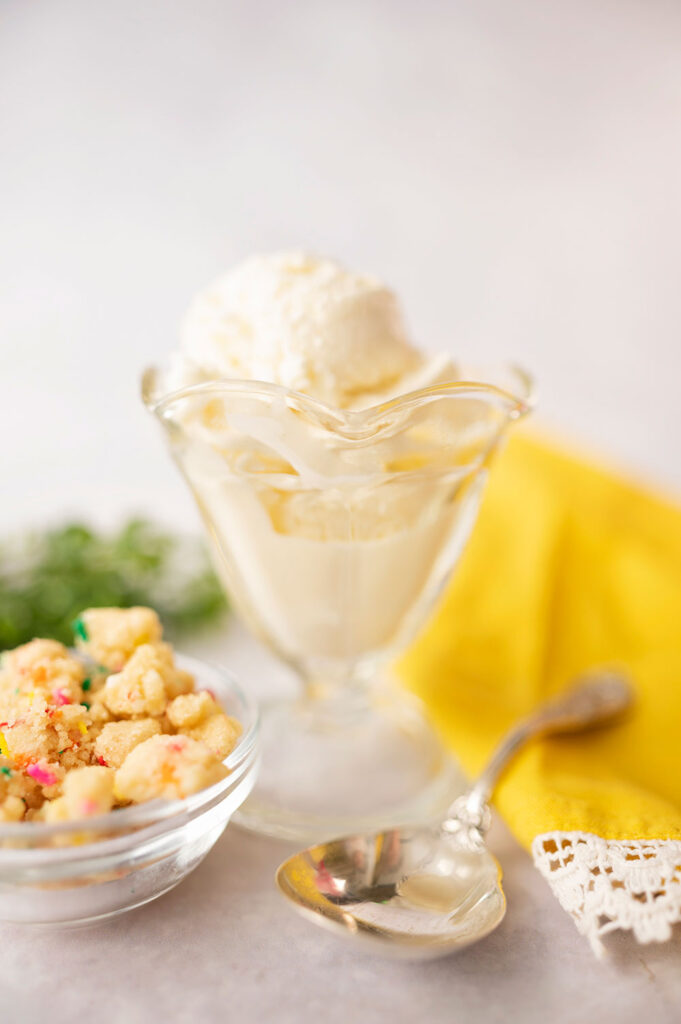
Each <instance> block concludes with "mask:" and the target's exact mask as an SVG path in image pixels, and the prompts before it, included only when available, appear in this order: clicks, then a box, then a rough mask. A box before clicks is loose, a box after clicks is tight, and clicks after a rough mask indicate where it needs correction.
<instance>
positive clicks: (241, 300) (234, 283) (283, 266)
mask: <svg viewBox="0 0 681 1024" xmlns="http://www.w3.org/2000/svg"><path fill="white" fill-rule="evenodd" d="M435 362H436V363H437V366H435V367H434V379H433V372H430V370H429V368H430V367H432V366H433V360H429V359H427V358H426V357H424V356H423V355H422V354H421V353H420V352H419V351H418V350H417V349H416V348H414V347H413V346H412V345H411V344H410V342H409V341H408V339H407V335H406V331H405V327H404V324H403V321H402V314H401V311H400V307H399V304H398V301H397V299H396V297H395V295H394V294H393V293H392V292H391V291H390V290H389V289H388V288H386V287H385V286H384V285H383V284H381V283H380V282H379V281H377V280H376V279H375V278H373V277H369V276H367V275H365V274H357V273H353V272H351V271H349V270H346V269H345V268H344V267H342V266H340V265H339V264H338V263H335V262H333V261H332V260H328V259H323V258H317V257H313V256H309V255H306V254H305V253H298V252H292V253H286V252H284V253H274V254H272V255H267V256H256V257H253V258H251V259H249V260H246V261H245V262H244V263H242V264H240V265H239V266H238V267H236V268H235V269H233V270H231V271H230V272H228V273H227V274H225V275H224V276H223V277H221V278H219V279H218V280H217V281H216V282H215V283H214V284H213V285H211V286H210V287H208V288H206V289H205V290H204V291H202V292H200V293H199V295H198V296H197V297H196V298H195V299H194V301H193V303H192V304H191V306H190V308H189V310H188V313H187V315H186V318H185V321H184V325H183V330H182V336H181V351H180V353H179V355H176V356H175V357H174V360H173V362H172V364H171V368H170V370H169V372H168V374H167V375H166V380H165V387H166V390H168V391H171V390H175V389H176V388H179V387H182V386H184V385H186V384H192V383H196V382H198V381H201V380H206V379H215V378H222V377H228V378H243V379H248V380H261V381H268V382H270V383H274V384H281V385H283V386H284V387H287V388H289V389H291V390H295V391H302V392H304V393H305V394H308V395H310V396H312V397H313V398H317V399H319V400H320V401H322V402H325V403H327V404H328V405H332V406H335V407H338V408H362V407H366V406H368V405H372V404H375V402H376V401H380V400H383V399H385V398H389V397H392V396H393V395H395V394H397V393H399V392H403V391H405V390H411V386H410V384H409V382H410V381H412V380H413V381H414V384H413V385H412V386H414V387H421V386H424V385H425V384H428V383H435V381H436V380H438V379H441V376H442V360H436V361H435ZM449 368H450V370H451V364H449Z"/></svg>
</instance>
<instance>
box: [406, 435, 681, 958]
mask: <svg viewBox="0 0 681 1024" xmlns="http://www.w3.org/2000/svg"><path fill="white" fill-rule="evenodd" d="M603 664H608V665H613V664H621V665H623V666H625V667H626V669H627V671H628V673H629V674H630V675H631V677H632V680H633V682H634V685H635V688H636V691H637V704H636V708H635V711H634V712H633V713H632V714H631V715H630V716H629V718H628V719H627V720H626V721H623V722H622V723H621V724H619V725H616V726H614V727H611V728H609V729H605V730H603V731H601V732H593V733H588V734H584V735H582V736H579V737H560V738H556V739H552V740H546V741H542V742H541V743H538V744H537V745H535V746H532V747H530V748H528V750H527V751H526V752H525V753H524V754H522V755H521V757H520V758H519V760H518V761H517V762H516V763H515V764H514V765H513V767H512V768H511V769H510V770H509V772H508V774H507V776H506V777H505V779H504V781H503V782H502V783H501V785H500V786H499V789H498V791H497V794H496V797H495V803H496V805H497V807H498V809H499V811H500V812H501V814H502V815H503V817H504V818H505V819H506V821H507V822H508V824H509V826H510V828H511V830H512V831H513V832H514V834H515V835H516V836H517V838H518V839H519V840H520V842H521V843H522V844H523V845H524V846H525V847H526V848H527V849H528V850H531V851H532V853H533V856H534V858H535V862H536V863H537V866H538V867H539V868H540V870H541V871H542V873H543V874H544V875H545V876H546V877H547V879H548V881H549V883H550V884H551V886H552V888H553V889H554V892H555V893H556V895H557V896H558V898H559V900H560V901H561V903H562V904H563V906H564V907H565V908H566V909H567V910H568V911H569V912H570V913H571V914H572V915H573V917H574V918H575V921H576V923H577V926H578V927H579V928H580V930H581V931H582V932H584V934H586V935H587V936H588V937H589V939H590V940H591V942H592V945H593V946H594V948H595V949H596V950H597V951H601V950H602V944H601V936H602V935H603V934H605V933H607V932H608V931H611V930H613V929H615V928H629V929H631V930H632V931H633V932H634V934H635V935H636V937H637V938H638V939H639V940H640V941H644V942H645V941H652V940H662V939H665V938H668V937H669V934H670V931H671V925H672V924H673V923H674V922H675V921H678V920H681V508H679V507H676V506H674V505H673V504H672V503H670V502H667V501H665V500H663V499H661V498H659V497H656V496H654V495H652V494H649V493H647V492H646V491H645V490H643V489H641V488H639V487H637V486H635V485H633V484H631V483H628V482H626V481H624V480H622V479H619V478H618V477H616V476H614V475H612V474H610V473H608V472H605V471H603V470H601V469H599V468H597V467H595V466H593V465H591V464H589V463H588V462H586V461H583V460H582V459H580V458H577V457H574V456H571V455H570V454H566V453H565V452H564V451H562V450H560V449H558V448H556V447H553V446H551V445H549V444H547V443H544V442H541V441H538V440H536V439H533V438H532V436H531V435H530V436H528V435H524V434H517V435H516V436H515V437H513V438H512V440H511V441H510V443H509V445H508V447H507V448H506V449H505V451H504V452H503V453H502V454H501V455H500V456H499V458H498V460H497V461H496V463H495V464H494V466H493V468H492V471H491V473H490V480H489V483H488V486H487V491H486V493H485V497H484V500H483V504H482V509H481V513H480V518H479V521H478V523H477V525H476V528H475V529H474V531H473V535H472V538H471V541H470V543H469V545H468V548H467V550H466V551H465V553H464V556H463V558H462V560H461V563H460V565H459V567H458V569H457V571H456V573H455V576H454V579H453V581H452V584H451V586H450V588H449V591H448V592H447V594H446V596H445V599H444V601H443V603H442V605H441V606H440V608H439V610H438V612H437V613H436V615H435V618H434V619H433V621H432V622H431V623H430V624H429V626H428V627H427V629H426V630H425V632H424V633H423V634H422V635H421V637H420V638H419V639H418V640H417V642H416V643H415V645H414V646H413V647H412V648H411V649H410V651H409V652H408V653H407V655H406V656H405V657H404V658H403V659H402V661H401V663H400V666H399V669H400V672H401V674H402V676H403V677H404V679H405V680H406V682H407V684H408V685H409V686H410V687H411V688H412V689H413V690H414V691H415V692H417V693H418V694H419V695H420V696H421V697H422V698H423V699H424V700H425V701H426V703H427V704H428V706H429V708H430V710H431V714H432V717H433V719H434V721H435V723H436V725H438V726H439V727H440V728H441V730H442V731H443V733H444V735H445V736H446V738H447V740H448V741H449V742H450V743H451V745H452V747H453V748H454V750H455V751H456V753H457V755H458V756H459V758H460V760H461V762H462V764H463V766H464V768H465V770H466V771H467V772H469V773H471V774H473V773H475V772H476V771H478V769H479V768H481V767H482V765H483V763H484V762H485V760H486V758H487V757H488V755H489V754H490V752H491V750H492V748H493V746H494V744H495V742H496V741H497V740H498V739H499V738H500V736H501V734H502V733H503V732H504V731H505V730H506V729H507V728H508V727H509V726H510V725H511V724H512V723H513V722H514V720H515V719H517V718H518V717H519V716H520V715H522V714H524V713H526V712H528V711H529V710H530V709H531V708H532V707H534V706H535V705H536V704H537V703H538V702H539V701H540V700H541V699H542V698H544V697H545V696H547V695H549V694H553V693H556V692H559V691H560V690H561V689H562V688H564V687H565V686H566V685H567V684H568V683H569V682H570V681H571V680H572V679H573V678H574V677H575V676H577V675H579V673H581V672H583V671H584V670H587V669H590V668H593V667H594V666H599V665H603Z"/></svg>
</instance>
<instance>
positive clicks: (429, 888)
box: [277, 828, 506, 960]
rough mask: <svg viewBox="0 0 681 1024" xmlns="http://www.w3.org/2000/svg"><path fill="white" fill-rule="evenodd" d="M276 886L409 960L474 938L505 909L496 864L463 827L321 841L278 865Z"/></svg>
mask: <svg viewBox="0 0 681 1024" xmlns="http://www.w3.org/2000/svg"><path fill="white" fill-rule="evenodd" d="M277 885H278V886H279V889H280V890H281V891H282V893H284V895H285V896H288V897H289V899H290V900H292V901H293V903H294V904H295V906H296V907H297V909H298V910H299V911H300V912H301V913H302V914H303V915H304V916H306V917H308V918H310V919H312V920H314V921H315V922H316V923H318V924H320V925H323V926H324V927H326V928H327V929H328V930H330V931H332V932H335V933H336V934H338V935H343V936H344V937H346V938H352V939H353V940H354V941H355V942H356V941H358V940H359V941H362V942H363V943H364V945H365V946H367V945H371V946H373V948H374V951H375V952H380V953H381V954H383V955H387V956H391V957H397V958H409V959H412V960H413V959H428V958H435V957H439V956H445V955H448V954H450V953H452V952H454V951H455V950H456V949H463V948H464V947H465V946H469V945H471V944H472V943H474V942H478V941H479V940H480V939H482V938H484V937H485V936H486V935H488V934H489V933H490V932H491V931H493V930H494V929H495V928H496V927H497V925H498V924H499V923H500V922H501V920H502V918H503V916H504V914H505V912H506V899H505V897H504V894H503V891H502V888H501V867H500V865H499V863H498V861H497V860H496V858H495V857H494V856H493V855H492V854H491V853H490V852H489V851H488V850H487V848H486V847H485V845H484V843H483V842H482V841H481V840H477V841H476V839H475V838H474V836H473V834H471V833H469V832H466V831H462V832H461V833H460V834H457V835H455V836H452V835H449V834H446V833H444V832H442V831H441V830H440V829H437V828H433V829H432V830H425V829H421V828H418V829H391V830H389V831H387V832H382V833H380V834H379V835H369V836H351V837H348V838H346V839H337V840H333V841H332V842H329V843H322V844H320V845H319V846H314V847H311V848H309V849H307V850H303V851H302V852H301V853H298V854H296V855H295V856H293V857H291V858H289V860H287V861H286V862H285V863H284V864H282V865H281V867H280V868H279V870H278V872H277ZM377 947H380V948H377Z"/></svg>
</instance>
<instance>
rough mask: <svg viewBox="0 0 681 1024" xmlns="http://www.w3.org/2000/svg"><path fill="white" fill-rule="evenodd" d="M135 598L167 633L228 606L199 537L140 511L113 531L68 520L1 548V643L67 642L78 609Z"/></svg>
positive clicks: (124, 602) (198, 622) (174, 634)
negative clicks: (185, 535)
mask: <svg viewBox="0 0 681 1024" xmlns="http://www.w3.org/2000/svg"><path fill="white" fill-rule="evenodd" d="M138 604H142V605H149V606H151V607H152V608H155V609H156V611H157V612H158V613H159V615H160V616H161V619H162V620H163V624H164V626H165V628H166V630H167V633H168V636H169V637H170V638H176V637H177V636H178V635H179V634H181V633H182V632H184V631H189V630H192V629H196V628H198V627H200V626H203V625H206V624H208V623H210V622H213V621H214V620H216V619H217V618H218V617H219V615H220V614H221V613H222V612H223V611H224V610H225V608H226V601H225V598H224V595H223V593H222V590H221V588H220V585H219V583H218V581H217V579H216V577H215V575H214V573H213V571H212V569H211V568H210V565H209V562H208V559H207V557H206V554H205V551H204V550H203V549H202V548H201V546H200V545H199V544H198V542H191V543H190V542H187V541H186V540H184V539H179V538H177V537H174V536H172V535H171V534H168V533H166V532H164V531H163V530H160V529H159V528H158V527H156V526H154V525H153V524H151V523H149V522H147V521H145V520H143V519H133V520H131V521H130V522H129V523H127V524H126V525H125V526H124V527H123V528H122V529H121V530H120V531H119V532H118V533H116V534H113V535H102V534H98V533H96V532H95V531H94V530H91V529H90V528H88V527H87V526H84V525H82V524H81V523H73V524H71V525H68V526H63V527H59V528H57V529H53V530H49V531H47V532H46V533H43V534H32V535H30V536H29V537H26V538H25V539H24V540H23V541H21V542H16V541H13V542H11V543H8V544H6V545H4V546H3V547H1V548H0V651H1V650H3V649H5V648H8V647H16V646H17V645H18V644H21V643H25V642H26V641H28V640H30V639H32V638H33V637H35V636H40V637H53V638H54V639H56V640H61V641H62V642H64V643H70V642H71V641H72V630H71V623H72V621H73V620H74V618H75V617H76V616H77V615H78V613H79V612H81V611H83V609H85V608H91V607H94V606H100V607H101V606H120V607H129V606H130V605H138Z"/></svg>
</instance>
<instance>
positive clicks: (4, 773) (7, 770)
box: [0, 768, 12, 776]
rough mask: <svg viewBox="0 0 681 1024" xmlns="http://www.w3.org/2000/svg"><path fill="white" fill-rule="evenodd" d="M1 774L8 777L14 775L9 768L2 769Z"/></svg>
mask: <svg viewBox="0 0 681 1024" xmlns="http://www.w3.org/2000/svg"><path fill="white" fill-rule="evenodd" d="M0 772H2V774H3V775H7V776H10V775H11V774H12V772H11V769H9V768H0Z"/></svg>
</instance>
